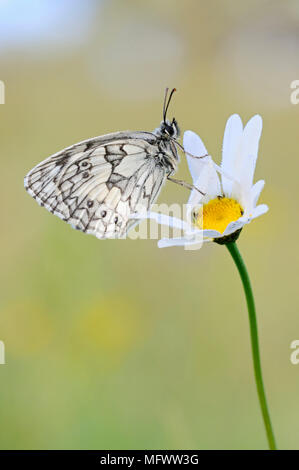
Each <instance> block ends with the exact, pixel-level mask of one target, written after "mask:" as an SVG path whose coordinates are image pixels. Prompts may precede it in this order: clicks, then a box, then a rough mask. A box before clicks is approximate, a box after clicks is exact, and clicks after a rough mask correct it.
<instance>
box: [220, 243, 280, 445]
mask: <svg viewBox="0 0 299 470" xmlns="http://www.w3.org/2000/svg"><path fill="white" fill-rule="evenodd" d="M226 246H227V249H228V251H229V252H230V254H231V255H232V258H233V260H234V262H235V264H236V266H237V268H238V271H239V274H240V276H241V280H242V283H243V287H244V291H245V296H246V301H247V308H248V314H249V324H250V335H251V348H252V357H253V366H254V375H255V382H256V387H257V393H258V397H259V400H260V406H261V410H262V415H263V419H264V424H265V428H266V433H267V438H268V443H269V447H270V449H271V450H275V449H276V444H275V438H274V434H273V429H272V425H271V419H270V414H269V409H268V405H267V400H266V394H265V389H264V384H263V377H262V368H261V360H260V352H259V343H258V331H257V321H256V312H255V305H254V297H253V293H252V288H251V284H250V279H249V275H248V272H247V269H246V266H245V264H244V261H243V259H242V256H241V254H240V252H239V249H238V247H237V245H236V243H235V242H231V243H227V245H226Z"/></svg>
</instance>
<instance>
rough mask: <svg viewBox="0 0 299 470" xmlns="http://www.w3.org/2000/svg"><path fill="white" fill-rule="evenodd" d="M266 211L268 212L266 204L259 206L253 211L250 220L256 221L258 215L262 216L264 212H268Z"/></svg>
mask: <svg viewBox="0 0 299 470" xmlns="http://www.w3.org/2000/svg"><path fill="white" fill-rule="evenodd" d="M268 210H269V207H268V206H267V204H260V205H259V206H257V207H256V208H255V209H254V210H253V213H252V216H251V219H256V218H257V217H259V216H260V215H263V214H265V213H266V212H268Z"/></svg>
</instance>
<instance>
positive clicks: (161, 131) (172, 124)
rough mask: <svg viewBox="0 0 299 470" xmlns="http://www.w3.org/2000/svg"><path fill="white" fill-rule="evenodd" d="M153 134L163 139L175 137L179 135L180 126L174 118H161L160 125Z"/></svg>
mask: <svg viewBox="0 0 299 470" xmlns="http://www.w3.org/2000/svg"><path fill="white" fill-rule="evenodd" d="M155 134H156V135H158V136H159V137H161V138H165V139H169V137H170V138H172V139H177V138H178V137H179V136H180V128H179V126H178V123H177V122H176V120H175V118H173V120H172V121H169V120H168V119H165V121H164V120H163V121H162V122H161V124H160V126H159V127H158V128H157V129H156V130H155Z"/></svg>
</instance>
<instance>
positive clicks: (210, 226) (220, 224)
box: [195, 197, 243, 233]
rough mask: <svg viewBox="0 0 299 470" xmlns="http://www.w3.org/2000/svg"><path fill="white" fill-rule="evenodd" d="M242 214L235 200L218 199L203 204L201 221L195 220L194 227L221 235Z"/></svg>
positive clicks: (199, 219)
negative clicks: (214, 231)
mask: <svg viewBox="0 0 299 470" xmlns="http://www.w3.org/2000/svg"><path fill="white" fill-rule="evenodd" d="M242 214H243V209H242V207H241V206H240V204H239V203H238V202H237V201H235V199H230V198H228V197H218V198H216V199H212V200H211V201H209V202H208V203H207V204H204V206H203V208H202V220H201V218H197V219H196V220H195V225H197V226H198V227H199V228H203V229H204V230H218V232H220V233H223V232H224V230H225V229H226V227H227V226H228V224H229V223H230V222H234V221H235V220H238V219H239V218H240V217H241V216H242ZM201 225H202V226H201Z"/></svg>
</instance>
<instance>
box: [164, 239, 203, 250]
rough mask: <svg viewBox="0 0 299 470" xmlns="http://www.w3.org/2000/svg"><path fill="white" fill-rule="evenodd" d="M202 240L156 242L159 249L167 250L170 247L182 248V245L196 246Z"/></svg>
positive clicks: (165, 240)
mask: <svg viewBox="0 0 299 470" xmlns="http://www.w3.org/2000/svg"><path fill="white" fill-rule="evenodd" d="M201 242H202V240H197V239H195V238H193V239H190V238H184V237H182V238H162V239H161V240H159V241H158V247H159V248H168V247H171V246H184V245H190V246H191V245H196V244H199V243H201Z"/></svg>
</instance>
